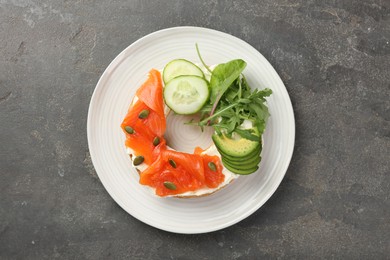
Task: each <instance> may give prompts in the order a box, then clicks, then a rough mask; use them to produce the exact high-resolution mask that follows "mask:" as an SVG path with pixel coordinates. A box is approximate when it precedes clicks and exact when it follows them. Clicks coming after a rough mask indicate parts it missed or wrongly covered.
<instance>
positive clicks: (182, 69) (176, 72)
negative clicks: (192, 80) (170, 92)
mask: <svg viewBox="0 0 390 260" xmlns="http://www.w3.org/2000/svg"><path fill="white" fill-rule="evenodd" d="M183 75H187V76H190V75H192V76H198V77H202V78H204V74H203V71H202V70H201V69H200V68H199V67H198V66H196V65H195V64H194V63H192V62H190V61H188V60H184V59H178V60H173V61H171V62H169V63H168V64H167V65H165V68H164V71H163V80H164V83H165V84H167V83H168V82H169V81H170V80H171V79H173V78H176V77H178V76H183Z"/></svg>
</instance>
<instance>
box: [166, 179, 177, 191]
mask: <svg viewBox="0 0 390 260" xmlns="http://www.w3.org/2000/svg"><path fill="white" fill-rule="evenodd" d="M164 186H165V188H167V189H170V190H176V185H175V184H174V183H173V182H170V181H164Z"/></svg>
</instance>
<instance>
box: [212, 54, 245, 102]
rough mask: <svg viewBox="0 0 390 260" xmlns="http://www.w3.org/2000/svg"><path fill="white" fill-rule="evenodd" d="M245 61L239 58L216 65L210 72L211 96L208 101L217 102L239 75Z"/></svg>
mask: <svg viewBox="0 0 390 260" xmlns="http://www.w3.org/2000/svg"><path fill="white" fill-rule="evenodd" d="M245 67H246V62H245V61H243V60H240V59H237V60H232V61H229V62H227V63H222V64H219V65H218V66H216V67H215V68H214V70H213V72H212V74H211V79H210V88H211V96H210V103H211V104H213V103H214V104H218V102H219V100H220V99H221V97H222V95H223V94H224V93H225V91H226V90H227V89H228V88H229V86H230V85H232V83H233V82H234V81H235V80H236V79H237V78H238V77H239V76H240V74H241V72H242V71H243V70H244V69H245Z"/></svg>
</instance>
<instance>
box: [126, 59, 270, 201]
mask: <svg viewBox="0 0 390 260" xmlns="http://www.w3.org/2000/svg"><path fill="white" fill-rule="evenodd" d="M180 62H182V60H180ZM194 66H195V65H194ZM197 72H198V71H197ZM203 73H204V77H205V78H206V79H208V80H209V79H210V74H209V73H208V71H206V70H203ZM213 75H214V74H213ZM194 77H195V78H194ZM194 77H193V79H196V76H194ZM179 78H180V80H182V79H183V77H177V78H174V79H172V80H171V81H168V83H167V84H168V85H167V87H166V88H165V85H164V83H163V79H162V76H161V72H160V71H158V70H154V69H152V70H151V71H150V72H149V77H148V79H147V81H145V83H143V84H142V85H141V86H140V87H139V88H138V89H137V91H136V95H135V97H134V98H133V100H132V101H131V104H130V107H129V111H128V113H127V115H126V117H125V119H124V121H123V122H122V125H121V127H122V129H123V131H124V133H125V134H126V142H125V145H126V152H127V154H128V155H129V157H130V159H131V161H132V166H133V167H134V168H135V169H136V171H137V172H138V173H139V176H140V179H139V182H140V184H142V185H144V186H145V187H148V188H149V190H150V191H151V192H152V193H153V194H155V195H158V196H160V197H177V198H194V197H203V196H208V195H210V194H213V193H215V192H216V191H218V190H220V189H222V188H223V187H226V186H227V185H228V184H230V183H231V182H232V181H234V180H235V179H237V178H238V177H239V176H240V175H242V174H244V175H246V174H250V173H252V172H254V171H256V170H257V169H258V163H259V162H260V160H261V157H260V154H261V150H262V144H263V142H262V136H261V132H260V135H259V132H258V130H256V129H257V126H256V127H255V126H254V125H253V123H252V121H250V120H246V119H245V120H243V122H242V121H241V123H242V124H241V125H240V126H238V127H239V128H236V130H235V131H237V133H236V132H233V133H232V135H231V136H230V137H226V136H225V135H224V134H222V135H221V134H218V135H217V134H214V135H213V137H212V139H213V141H212V142H211V143H212V144H211V145H210V146H209V147H208V148H207V149H206V150H202V149H200V148H199V147H194V153H193V154H190V153H183V152H180V151H175V150H174V149H173V148H172V147H170V146H169V144H167V143H166V140H165V136H164V134H165V131H166V127H167V126H166V118H167V117H168V115H169V113H170V111H171V108H170V107H171V105H170V104H168V105H169V107H168V105H166V103H165V102H164V99H163V94H162V93H163V92H164V98H166V97H165V92H169V91H170V90H171V89H172V88H171V86H172V84H171V85H170V82H174V81H175V80H176V79H178V80H179ZM168 80H169V79H168ZM186 80H187V78H185V80H184V83H185V84H187V82H186ZM176 82H177V80H176ZM205 87H206V91H207V85H206V86H205ZM163 89H165V90H163ZM168 89H169V90H168ZM203 89H204V88H203ZM179 91H180V90H179ZM246 91H248V90H246ZM174 93H177V92H174ZM179 93H180V92H179ZM179 100H180V99H179ZM202 102H203V101H202ZM176 104H177V103H176ZM202 106H203V105H202ZM200 108H201V107H200V106H199V109H200ZM174 109H175V110H174V112H178V111H176V109H177V107H176V108H174ZM184 109H185V110H187V107H185V108H184ZM192 111H193V110H192ZM196 111H199V110H196ZM196 111H193V112H192V113H194V112H196ZM178 113H179V112H178ZM267 113H268V112H267ZM215 120H217V122H221V121H219V120H223V119H221V118H216V119H215ZM205 122H207V121H205ZM239 130H240V132H239ZM199 131H200V130H199ZM238 133H239V134H238ZM245 133H246V134H245ZM252 133H253V134H252ZM242 134H245V135H246V137H245V138H242V136H241V135H242ZM253 138H254V139H253ZM259 138H260V139H259ZM251 140H252V141H251ZM256 140H259V141H256ZM210 141H211V140H210ZM223 147H225V148H223ZM226 147H230V148H229V149H228V148H226ZM242 160H244V161H242ZM243 163H247V164H243ZM233 171H234V172H233Z"/></svg>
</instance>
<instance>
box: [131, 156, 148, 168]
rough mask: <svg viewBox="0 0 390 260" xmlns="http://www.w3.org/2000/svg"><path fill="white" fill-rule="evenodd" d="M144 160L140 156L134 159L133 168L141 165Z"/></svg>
mask: <svg viewBox="0 0 390 260" xmlns="http://www.w3.org/2000/svg"><path fill="white" fill-rule="evenodd" d="M144 159H145V158H144V157H143V156H142V155H140V156H137V157H135V158H134V161H133V164H134V166H137V165H140V164H141V163H143V162H144Z"/></svg>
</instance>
